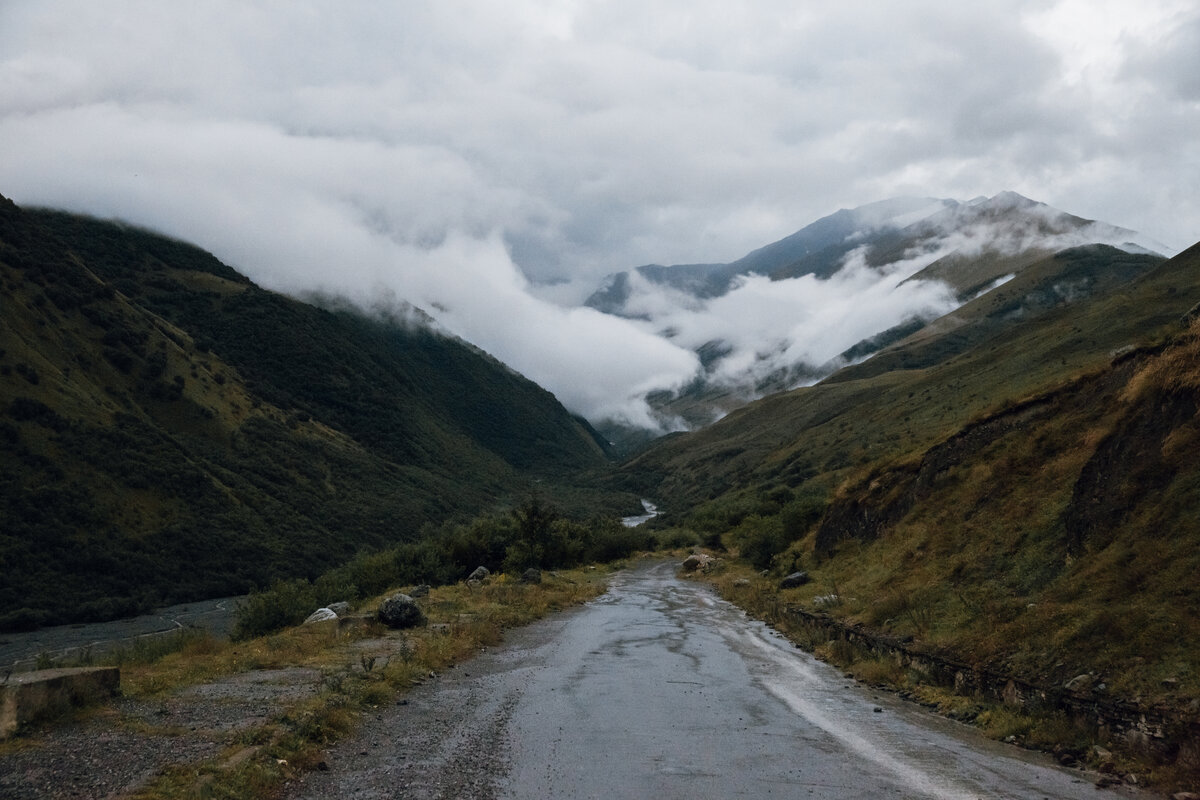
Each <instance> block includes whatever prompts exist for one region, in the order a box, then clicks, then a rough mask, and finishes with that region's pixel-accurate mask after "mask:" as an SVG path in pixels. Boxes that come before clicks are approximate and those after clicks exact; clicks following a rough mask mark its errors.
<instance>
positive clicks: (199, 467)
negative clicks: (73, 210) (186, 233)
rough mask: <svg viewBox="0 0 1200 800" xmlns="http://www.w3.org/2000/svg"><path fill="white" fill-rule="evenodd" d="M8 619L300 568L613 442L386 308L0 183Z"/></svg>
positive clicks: (495, 497) (400, 536)
mask: <svg viewBox="0 0 1200 800" xmlns="http://www.w3.org/2000/svg"><path fill="white" fill-rule="evenodd" d="M0 288H2V290H3V291H2V293H0V441H2V442H3V447H2V448H0V573H2V574H3V575H4V580H3V581H0V609H3V610H2V611H0V626H5V627H20V626H29V625H33V624H39V623H47V622H56V621H67V620H86V619H98V618H104V617H110V616H113V615H117V614H121V613H126V612H128V611H131V610H133V609H135V608H141V607H144V606H146V605H148V604H153V603H157V602H162V601H183V600H187V599H191V598H196V597H201V596H214V595H220V594H225V593H233V592H240V591H244V590H246V589H248V588H249V587H250V586H251V585H252V584H262V583H265V582H267V581H268V580H270V579H272V578H275V577H282V576H312V575H316V574H318V573H320V572H322V571H324V570H325V569H328V568H329V567H331V566H333V565H335V564H338V563H341V562H342V561H345V560H346V559H347V558H349V557H350V556H352V555H354V553H356V552H358V551H359V550H361V549H362V548H364V547H367V548H372V547H380V546H384V545H392V544H395V543H397V542H402V541H410V540H412V539H414V538H415V537H417V535H418V534H419V533H420V531H421V528H422V526H425V525H427V524H430V523H440V522H442V521H443V520H445V519H446V518H448V517H450V516H452V515H455V514H463V515H468V514H475V513H477V512H479V511H482V510H485V509H487V508H490V507H493V506H494V505H496V504H497V503H508V504H511V505H515V504H516V503H517V502H519V501H521V500H522V499H523V498H524V497H526V496H528V493H529V492H530V490H531V488H532V487H533V486H534V485H536V486H537V487H538V488H539V490H540V491H542V492H543V493H545V494H546V495H548V496H549V497H551V498H552V499H554V498H567V499H569V501H570V505H571V506H572V507H578V508H581V509H585V510H586V509H593V510H598V509H601V508H607V509H609V510H610V511H614V512H618V511H620V510H621V508H622V506H621V505H619V504H621V503H627V504H631V505H632V504H634V502H635V499H636V498H632V497H614V496H612V495H601V494H598V493H596V492H594V491H592V490H590V489H588V488H587V486H588V483H589V481H590V479H591V476H590V475H589V474H588V473H589V471H594V470H597V469H604V468H605V467H606V464H607V461H606V459H605V457H604V454H603V453H602V451H601V449H600V447H599V445H598V444H597V442H596V439H595V436H594V434H593V433H592V432H591V431H590V429H589V428H587V426H586V425H585V424H583V423H580V422H579V421H578V420H576V419H573V418H572V417H571V416H570V415H569V414H568V413H567V412H566V411H565V410H564V409H563V408H562V407H561V406H560V405H559V404H558V403H557V401H556V400H555V399H554V398H553V396H552V395H550V394H549V393H547V392H545V391H544V390H542V389H540V388H539V387H537V386H535V385H534V384H532V383H531V382H529V381H527V380H525V379H524V378H522V377H521V376H519V375H517V374H516V373H514V372H512V371H511V370H509V369H507V368H506V367H504V366H503V365H502V364H500V363H499V362H497V361H495V360H494V359H491V358H490V357H488V356H486V355H485V354H483V353H481V352H479V351H478V350H476V349H474V348H472V347H469V346H467V345H465V344H464V343H462V342H460V341H457V340H454V339H452V338H449V337H445V336H441V335H438V334H436V333H433V332H431V331H430V330H429V329H428V328H426V327H422V326H420V325H414V324H412V323H411V322H410V321H406V319H408V318H410V317H411V316H412V315H408V317H405V318H404V319H402V318H401V317H399V316H397V317H396V318H394V319H391V320H378V319H374V320H372V319H367V318H364V317H362V316H360V315H357V314H355V313H352V312H350V311H346V310H340V311H336V310H326V309H322V308H318V307H316V306H313V305H309V304H305V303H301V302H298V301H296V300H292V299H289V298H286V297H283V296H280V295H277V294H274V293H271V292H267V291H264V290H262V289H260V288H259V287H257V286H255V285H254V284H252V283H251V282H250V281H248V280H247V279H246V278H244V277H243V276H241V275H239V274H237V273H236V272H235V271H233V270H232V269H230V268H229V267H227V266H225V265H223V264H221V263H220V262H218V261H217V260H216V259H215V258H213V257H212V256H211V255H209V254H207V253H205V252H203V251H202V250H199V249H198V248H195V247H192V246H190V245H186V244H183V243H180V242H176V241H172V240H169V239H166V238H163V237H160V236H156V235H153V234H150V233H147V232H144V231H139V230H135V229H130V228H127V227H123V226H119V225H115V224H112V223H105V222H99V221H96V220H89V219H83V218H79V217H73V216H69V215H64V214H57V213H50V212H35V213H34V212H25V211H22V210H20V209H18V208H17V207H15V206H14V205H13V204H12V203H10V202H8V201H7V200H3V199H0Z"/></svg>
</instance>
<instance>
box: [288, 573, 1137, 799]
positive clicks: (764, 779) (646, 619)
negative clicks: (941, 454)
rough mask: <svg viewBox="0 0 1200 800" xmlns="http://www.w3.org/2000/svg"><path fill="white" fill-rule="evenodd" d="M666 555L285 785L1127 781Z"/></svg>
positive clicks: (432, 788)
mask: <svg viewBox="0 0 1200 800" xmlns="http://www.w3.org/2000/svg"><path fill="white" fill-rule="evenodd" d="M674 571H675V565H674V564H663V563H656V564H642V565H640V566H638V567H636V568H634V569H632V570H629V571H626V572H624V573H621V574H619V575H617V576H614V579H613V581H612V586H611V589H610V591H609V592H608V593H607V594H606V595H604V596H603V597H601V598H599V599H597V600H595V601H593V602H592V603H589V604H588V605H586V606H584V607H583V608H581V609H577V610H574V611H571V612H567V613H565V614H560V615H556V616H554V617H553V618H550V619H548V620H544V621H542V622H540V623H537V624H535V625H533V626H530V627H528V628H526V629H523V630H521V631H516V632H514V633H513V634H512V635H510V637H509V638H508V639H506V642H505V645H504V646H502V647H500V648H496V649H495V650H493V651H491V652H489V653H487V654H485V655H483V656H482V657H480V658H479V659H476V660H475V661H472V662H470V663H469V664H464V665H462V666H461V667H459V668H458V669H457V670H453V671H451V672H450V673H448V674H447V675H445V676H442V677H440V678H438V679H437V680H435V681H432V682H430V683H429V684H426V685H424V686H422V687H419V688H418V689H417V690H415V691H414V692H413V693H411V694H410V696H409V698H407V699H406V700H405V701H404V704H403V705H399V706H396V707H393V708H389V709H386V710H385V711H383V712H381V713H380V714H378V715H376V716H375V718H374V719H373V720H368V724H367V725H366V726H365V727H364V729H363V730H362V731H361V732H360V733H359V734H358V735H356V736H355V737H354V739H353V740H351V741H347V742H343V743H342V744H340V745H338V746H337V747H335V748H334V749H332V750H331V751H330V752H329V754H328V766H329V769H328V771H325V772H318V773H312V774H311V775H309V776H306V777H305V778H304V779H303V781H302V782H300V783H298V784H297V785H294V786H292V787H291V790H292V791H291V796H293V797H308V798H321V800H334V798H341V797H346V798H349V797H354V798H385V797H386V798H392V797H402V798H434V797H476V798H483V797H511V798H543V797H544V798H591V797H595V798H606V799H607V798H655V800H667V798H689V799H693V798H726V797H773V798H858V797H864V798H865V797H871V798H879V797H883V798H887V797H892V798H1007V799H1010V800H1023V799H1025V798H1033V799H1039V800H1040V798H1055V799H1057V798H1093V799H1094V798H1104V797H1118V796H1126V797H1129V796H1136V795H1134V793H1133V792H1132V791H1131V790H1128V789H1125V788H1121V789H1118V790H1097V789H1096V788H1095V787H1094V785H1093V783H1092V781H1091V780H1090V779H1089V777H1088V776H1086V775H1085V774H1084V773H1081V772H1079V771H1074V770H1066V769H1063V768H1060V767H1058V766H1056V765H1052V764H1051V763H1050V762H1049V761H1048V759H1046V758H1045V757H1042V756H1040V755H1037V754H1032V753H1027V752H1025V751H1022V750H1020V749H1018V748H1015V747H1011V746H1008V745H1003V744H999V743H996V742H992V741H990V740H987V739H985V738H983V737H982V736H980V735H979V734H978V733H977V732H975V731H973V730H972V729H970V728H968V727H966V726H963V725H959V724H957V723H953V722H950V721H948V720H944V719H942V718H939V717H936V716H934V715H932V714H930V713H928V712H926V711H925V710H924V709H921V708H918V707H915V706H912V705H909V704H906V703H904V702H903V701H900V700H898V699H896V698H893V697H891V696H890V695H886V694H881V693H878V692H871V691H870V690H867V689H864V688H861V687H859V686H855V685H848V682H847V680H846V679H845V678H844V677H843V676H842V675H841V674H840V673H839V672H838V671H837V670H835V669H833V668H831V667H829V666H827V665H825V664H822V663H820V662H818V661H816V660H814V659H812V658H811V657H810V656H808V655H807V654H805V653H803V652H801V651H799V650H797V649H796V648H795V647H794V646H792V645H790V644H789V643H787V642H786V641H785V640H784V639H782V637H780V636H778V634H776V633H774V632H773V631H771V630H770V629H769V628H767V627H766V626H764V625H762V624H761V623H758V622H755V621H753V620H750V619H748V618H747V617H746V616H745V615H744V614H743V613H742V612H741V611H740V610H738V609H737V608H735V607H734V606H732V605H730V604H728V603H726V602H724V601H722V600H720V599H718V598H716V597H715V596H714V595H713V593H712V592H711V590H710V589H709V588H708V587H706V586H704V585H701V584H695V583H691V582H687V581H681V580H679V579H677V578H676V577H675V574H674ZM876 709H880V710H878V711H877V710H876Z"/></svg>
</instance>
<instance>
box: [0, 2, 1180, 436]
mask: <svg viewBox="0 0 1200 800" xmlns="http://www.w3.org/2000/svg"><path fill="white" fill-rule="evenodd" d="M1197 76H1200V11H1198V10H1197V8H1196V6H1195V4H1194V3H1193V2H1190V1H1188V0H1185V1H1183V2H1177V1H1176V0H1156V1H1155V2H1134V0H1108V1H1107V2H1099V3H1097V2H1086V3H1085V2H1082V0H1064V1H1063V2H1020V1H1019V0H1011V1H1004V2H989V3H983V4H958V3H950V2H930V1H929V0H924V1H921V0H918V1H917V2H906V3H903V4H899V3H885V2H862V1H860V2H846V3H841V4H838V5H837V7H836V8H831V7H830V5H829V4H818V3H794V2H755V3H746V4H728V3H703V2H700V3H697V2H688V3H674V2H666V3H654V4H646V3H633V2H573V3H552V2H540V3H539V2H516V3H508V4H503V5H497V4H491V3H482V2H437V3H427V2H405V3H399V4H390V3H366V2H358V3H353V2H352V3H333V2H329V3H305V2H293V3H268V2H262V3H244V2H198V3H189V4H186V5H180V4H172V3H161V2H148V1H147V2H133V1H131V0H130V1H121V2H101V3H96V2H59V0H42V1H39V2H36V3H34V2H17V1H16V0H9V2H3V3H0V154H2V155H0V193H3V194H5V195H7V196H10V197H12V198H13V199H14V200H16V201H17V202H18V203H22V204H30V205H51V206H56V207H62V208H68V209H71V210H77V211H82V212H86V213H91V214H95V215H97V216H102V217H109V216H113V217H119V218H122V219H126V220H129V221H131V222H135V223H139V224H143V225H147V226H149V227H152V228H154V229H157V230H160V231H163V232H165V233H169V234H172V235H175V236H179V237H181V238H185V239H188V240H191V241H194V242H196V243H198V244H200V245H202V246H204V247H206V248H208V249H210V250H212V251H213V252H214V253H215V254H216V255H217V256H219V257H220V258H222V259H223V260H225V261H227V262H229V263H231V264H233V265H234V266H236V267H237V268H239V269H240V270H242V271H243V272H245V273H246V274H248V275H249V276H250V277H252V278H253V279H255V280H256V281H258V282H259V283H261V284H263V285H266V286H268V287H271V288H277V289H281V290H285V291H292V292H300V291H305V290H323V291H332V292H338V293H342V294H346V295H348V296H349V297H351V298H352V299H355V300H358V301H359V302H363V303H370V302H373V301H374V300H375V299H376V298H378V297H379V296H385V297H386V296H394V297H398V298H401V299H404V300H408V301H409V302H412V303H414V304H416V305H418V306H421V307H423V308H425V309H426V310H427V311H429V312H430V313H431V314H433V315H434V316H435V317H437V318H438V319H439V321H440V322H441V323H442V324H443V325H444V326H445V327H447V328H448V329H450V330H452V331H454V332H455V333H458V334H459V335H462V336H464V337H465V338H467V339H469V340H471V341H473V342H475V343H476V344H478V345H479V346H481V347H483V348H484V349H487V350H489V351H490V352H492V353H493V354H495V355H496V356H497V357H499V358H501V359H503V360H505V361H506V362H508V363H510V364H512V365H513V366H514V367H516V368H517V369H519V370H520V371H522V372H523V373H525V374H526V375H528V376H529V377H530V378H532V379H534V380H537V381H538V382H540V383H542V384H543V385H545V386H547V388H550V389H551V390H552V391H554V392H555V393H556V394H558V396H559V397H560V399H562V400H563V401H564V402H565V403H566V404H567V405H568V406H569V407H570V408H572V410H575V411H578V412H581V413H584V414H586V415H588V416H590V417H592V418H598V417H603V416H623V417H625V418H627V419H630V420H634V421H636V420H637V419H638V418H639V415H640V414H642V413H643V410H644V409H643V405H642V404H641V402H640V397H641V395H643V394H644V393H645V392H646V391H647V390H649V389H652V388H658V387H662V386H670V385H678V384H680V383H682V382H684V381H686V380H687V379H688V378H689V377H690V376H691V375H692V374H693V373H694V371H695V369H696V361H695V358H694V356H693V355H692V354H691V352H690V351H688V350H687V349H686V348H681V347H680V346H678V345H677V344H673V343H671V342H669V341H667V340H665V339H663V338H662V337H660V336H658V334H657V332H656V331H654V330H652V329H649V328H647V327H645V326H639V325H638V324H636V323H634V322H630V321H625V320H617V319H614V318H610V317H605V316H603V315H599V314H597V313H596V312H593V311H591V310H590V309H583V308H578V307H576V305H577V303H578V302H579V301H581V300H582V298H583V297H584V296H585V295H586V294H587V293H588V291H590V290H591V289H592V288H594V287H595V285H596V283H597V282H598V281H599V279H600V278H601V277H602V276H603V275H604V274H607V273H610V272H615V271H618V270H622V269H627V268H629V267H632V266H635V265H638V264H643V263H648V262H658V263H682V262H695V261H730V260H733V259H735V258H738V257H739V256H741V255H744V254H745V253H746V252H749V251H750V250H752V249H754V248H756V247H759V246H761V245H763V244H766V243H768V242H770V241H773V240H775V239H779V238H781V237H783V236H786V235H787V234H789V233H791V232H792V231H794V230H796V229H798V228H800V227H802V226H804V225H805V224H807V223H809V222H811V221H813V220H814V219H816V218H818V217H820V216H823V215H825V214H828V213H830V212H832V211H834V210H836V209H837V208H839V207H853V206H858V205H862V204H864V203H867V202H870V201H873V200H878V199H882V198H885V197H890V196H896V195H903V194H911V195H921V196H936V197H957V198H962V199H965V198H970V197H974V196H976V195H981V194H986V195H989V196H990V195H993V194H995V193H996V192H998V191H1000V190H1002V189H1012V190H1015V191H1018V192H1021V193H1022V194H1024V195H1027V196H1029V197H1033V198H1036V199H1038V200H1042V201H1045V202H1047V203H1049V204H1051V205H1053V206H1055V207H1057V208H1060V209H1063V210H1066V211H1069V212H1071V213H1074V214H1079V215H1081V216H1085V217H1089V218H1096V219H1102V220H1105V221H1107V222H1111V223H1114V224H1117V225H1122V226H1125V227H1129V228H1133V229H1136V230H1138V231H1140V232H1142V233H1143V234H1145V235H1147V236H1148V237H1150V238H1153V239H1157V240H1160V241H1162V242H1164V243H1165V244H1167V245H1168V246H1170V247H1173V248H1181V247H1185V246H1187V245H1190V244H1191V243H1192V242H1194V241H1195V240H1196V239H1197V238H1200V225H1198V224H1197V221H1198V220H1200V193H1197V191H1196V188H1195V187H1196V186H1198V185H1200V138H1198V137H1196V136H1195V132H1196V131H1197V130H1200V83H1198V80H1200V79H1198V78H1197ZM836 288H837V287H834V286H828V287H822V288H821V291H825V292H827V293H830V295H831V296H830V299H829V301H828V306H829V308H830V309H835V308H837V307H839V306H845V305H852V304H847V303H846V302H845V299H844V297H843V296H842V295H837V297H836V298H835V297H833V296H832V295H833V294H835V291H834V290H835V289H836ZM819 296H820V295H817V294H812V293H810V294H808V295H806V297H809V298H810V299H811V298H818V299H819ZM831 324H836V323H833V322H831ZM764 335H767V334H764Z"/></svg>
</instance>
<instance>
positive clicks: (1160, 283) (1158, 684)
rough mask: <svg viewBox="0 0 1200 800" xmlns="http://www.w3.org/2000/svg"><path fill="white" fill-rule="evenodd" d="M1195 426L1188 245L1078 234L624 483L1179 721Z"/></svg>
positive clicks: (948, 640) (931, 624)
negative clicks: (1133, 247)
mask: <svg viewBox="0 0 1200 800" xmlns="http://www.w3.org/2000/svg"><path fill="white" fill-rule="evenodd" d="M1198 444H1200V245H1196V246H1194V247H1192V248H1191V249H1189V250H1187V251H1185V252H1183V253H1181V254H1180V255H1178V256H1176V257H1174V258H1172V259H1170V260H1166V261H1163V260H1161V259H1158V258H1156V257H1153V256H1147V255H1144V254H1135V253H1128V252H1125V251H1123V250H1120V249H1117V248H1113V247H1109V246H1105V245H1089V246H1083V247H1076V248H1069V249H1066V250H1062V251H1059V252H1057V253H1055V254H1053V255H1051V256H1048V257H1044V258H1042V259H1040V260H1037V261H1035V262H1034V263H1033V264H1030V265H1028V266H1027V267H1025V268H1024V269H1022V270H1021V271H1020V272H1019V273H1018V274H1017V275H1016V276H1015V277H1014V278H1012V280H1010V281H1008V282H1007V283H1005V284H1004V285H1003V286H1001V287H999V288H997V289H994V290H992V291H991V292H989V293H986V294H983V295H982V296H979V297H977V298H975V299H974V300H972V301H970V302H968V303H966V304H965V305H963V306H961V307H960V308H958V309H957V310H956V311H954V312H953V313H952V314H951V315H950V317H948V318H944V319H941V320H938V321H936V322H934V323H932V324H930V325H928V326H925V327H924V328H923V329H921V330H920V331H917V332H914V333H912V334H909V335H908V336H905V337H902V338H900V339H899V340H897V341H895V342H893V343H891V344H890V345H888V346H886V347H885V348H884V349H883V350H881V351H880V352H879V353H877V354H876V355H875V356H874V357H873V358H871V359H869V360H866V361H864V362H862V363H860V364H857V365H853V366H849V367H846V368H843V369H841V370H839V371H837V372H835V373H834V374H833V375H831V376H829V377H827V378H826V379H824V380H823V381H821V382H819V383H817V384H815V385H813V386H809V387H804V388H799V389H796V390H794V391H790V392H784V393H779V394H775V395H772V396H769V397H766V398H763V399H761V400H758V401H756V402H753V403H750V404H748V405H746V406H745V407H743V408H741V409H739V410H737V411H734V412H732V413H730V414H729V415H728V416H726V417H725V418H724V419H722V420H720V421H719V422H717V423H715V424H713V425H711V426H709V427H707V428H705V429H702V430H699V431H696V432H693V433H687V434H677V435H675V436H671V437H667V438H664V439H662V440H660V441H658V442H656V443H654V444H653V445H651V446H650V447H649V448H648V449H647V450H646V451H645V452H643V453H642V454H641V455H639V456H638V457H636V458H635V459H633V460H632V461H631V462H629V463H628V464H627V465H626V466H625V468H624V475H625V478H624V480H625V481H626V483H627V484H629V485H636V486H637V487H638V488H639V489H640V490H641V491H643V492H645V493H646V495H647V496H648V497H652V498H654V499H655V500H656V502H658V504H659V507H660V509H661V510H663V511H664V512H665V513H664V516H663V518H662V520H663V524H675V525H683V526H689V527H693V528H694V529H696V530H698V531H699V532H700V533H701V534H702V535H704V536H705V537H707V539H708V541H709V542H710V543H711V544H714V545H716V544H718V543H720V544H723V545H726V546H729V547H732V548H736V549H738V550H740V551H741V553H742V555H744V556H747V557H749V558H751V559H752V560H753V561H754V562H755V563H756V565H757V566H759V567H770V568H773V569H775V570H776V574H781V573H782V572H783V571H790V570H792V569H797V568H803V569H805V570H807V571H808V572H809V573H810V576H811V578H812V583H811V585H810V586H809V587H806V588H804V589H802V590H796V591H793V592H792V593H790V594H789V595H788V600H787V601H788V602H791V603H796V604H799V606H800V607H807V608H809V609H810V610H811V609H814V608H817V607H821V608H824V609H825V611H826V612H827V613H831V614H833V615H834V616H835V617H837V618H838V619H841V620H843V621H845V622H847V623H849V624H862V625H866V626H868V627H869V628H872V629H875V630H879V631H882V632H884V633H885V634H887V635H890V636H894V637H897V639H905V640H910V641H915V645H914V646H916V647H924V648H928V649H931V650H934V651H936V652H940V653H943V654H948V655H951V656H952V657H954V658H957V659H960V660H961V661H962V662H963V663H968V664H972V665H975V666H977V667H979V668H987V669H992V670H995V671H998V672H1000V673H1001V674H1010V675H1016V676H1018V677H1021V678H1022V679H1024V680H1027V681H1029V682H1031V683H1033V684H1034V685H1038V686H1054V687H1061V686H1062V685H1063V684H1064V683H1066V682H1067V681H1068V680H1070V679H1072V678H1074V677H1075V676H1078V675H1081V674H1082V675H1087V676H1089V677H1088V679H1087V680H1088V681H1090V682H1092V683H1093V684H1094V685H1097V686H1100V690H1101V691H1106V692H1108V693H1109V694H1104V695H1103V697H1100V695H1097V697H1098V699H1097V701H1096V702H1107V699H1108V698H1109V697H1111V698H1113V699H1124V700H1127V701H1130V702H1134V703H1137V704H1141V705H1142V706H1143V707H1147V708H1150V707H1153V708H1156V709H1158V710H1159V711H1162V713H1164V714H1166V715H1167V716H1168V717H1171V718H1174V716H1172V715H1177V716H1178V715H1181V716H1179V719H1180V720H1181V722H1180V723H1179V724H1181V725H1184V726H1185V728H1186V726H1187V725H1194V724H1195V716H1196V715H1195V714H1194V713H1191V716H1190V717H1189V716H1188V715H1187V714H1185V713H1183V712H1182V710H1183V709H1184V708H1185V707H1187V704H1188V702H1189V701H1192V704H1191V706H1190V708H1191V709H1193V711H1194V709H1195V707H1196V702H1197V700H1196V699H1197V698H1200V652H1198V651H1197V650H1196V648H1195V647H1194V646H1193V644H1192V643H1193V642H1194V641H1195V636H1196V635H1197V634H1198V633H1200V631H1198V630H1197V622H1196V620H1197V619H1198V618H1200V616H1198V614H1197V612H1198V611H1200V589H1198V588H1197V587H1196V583H1195V581H1194V580H1193V579H1192V576H1194V575H1195V574H1196V571H1197V570H1198V569H1200V557H1198V555H1197V554H1198V553H1200V525H1198V524H1197V522H1196V508H1197V507H1198V506H1200V462H1198V461H1197V460H1196V459H1195V458H1194V454H1195V448H1196V446H1197V445H1198ZM814 509H815V511H814ZM672 516H674V519H671V517H672ZM831 603H832V605H830V604H831ZM1185 717H1186V719H1185ZM1188 720H1191V721H1190V722H1189V721H1188Z"/></svg>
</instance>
